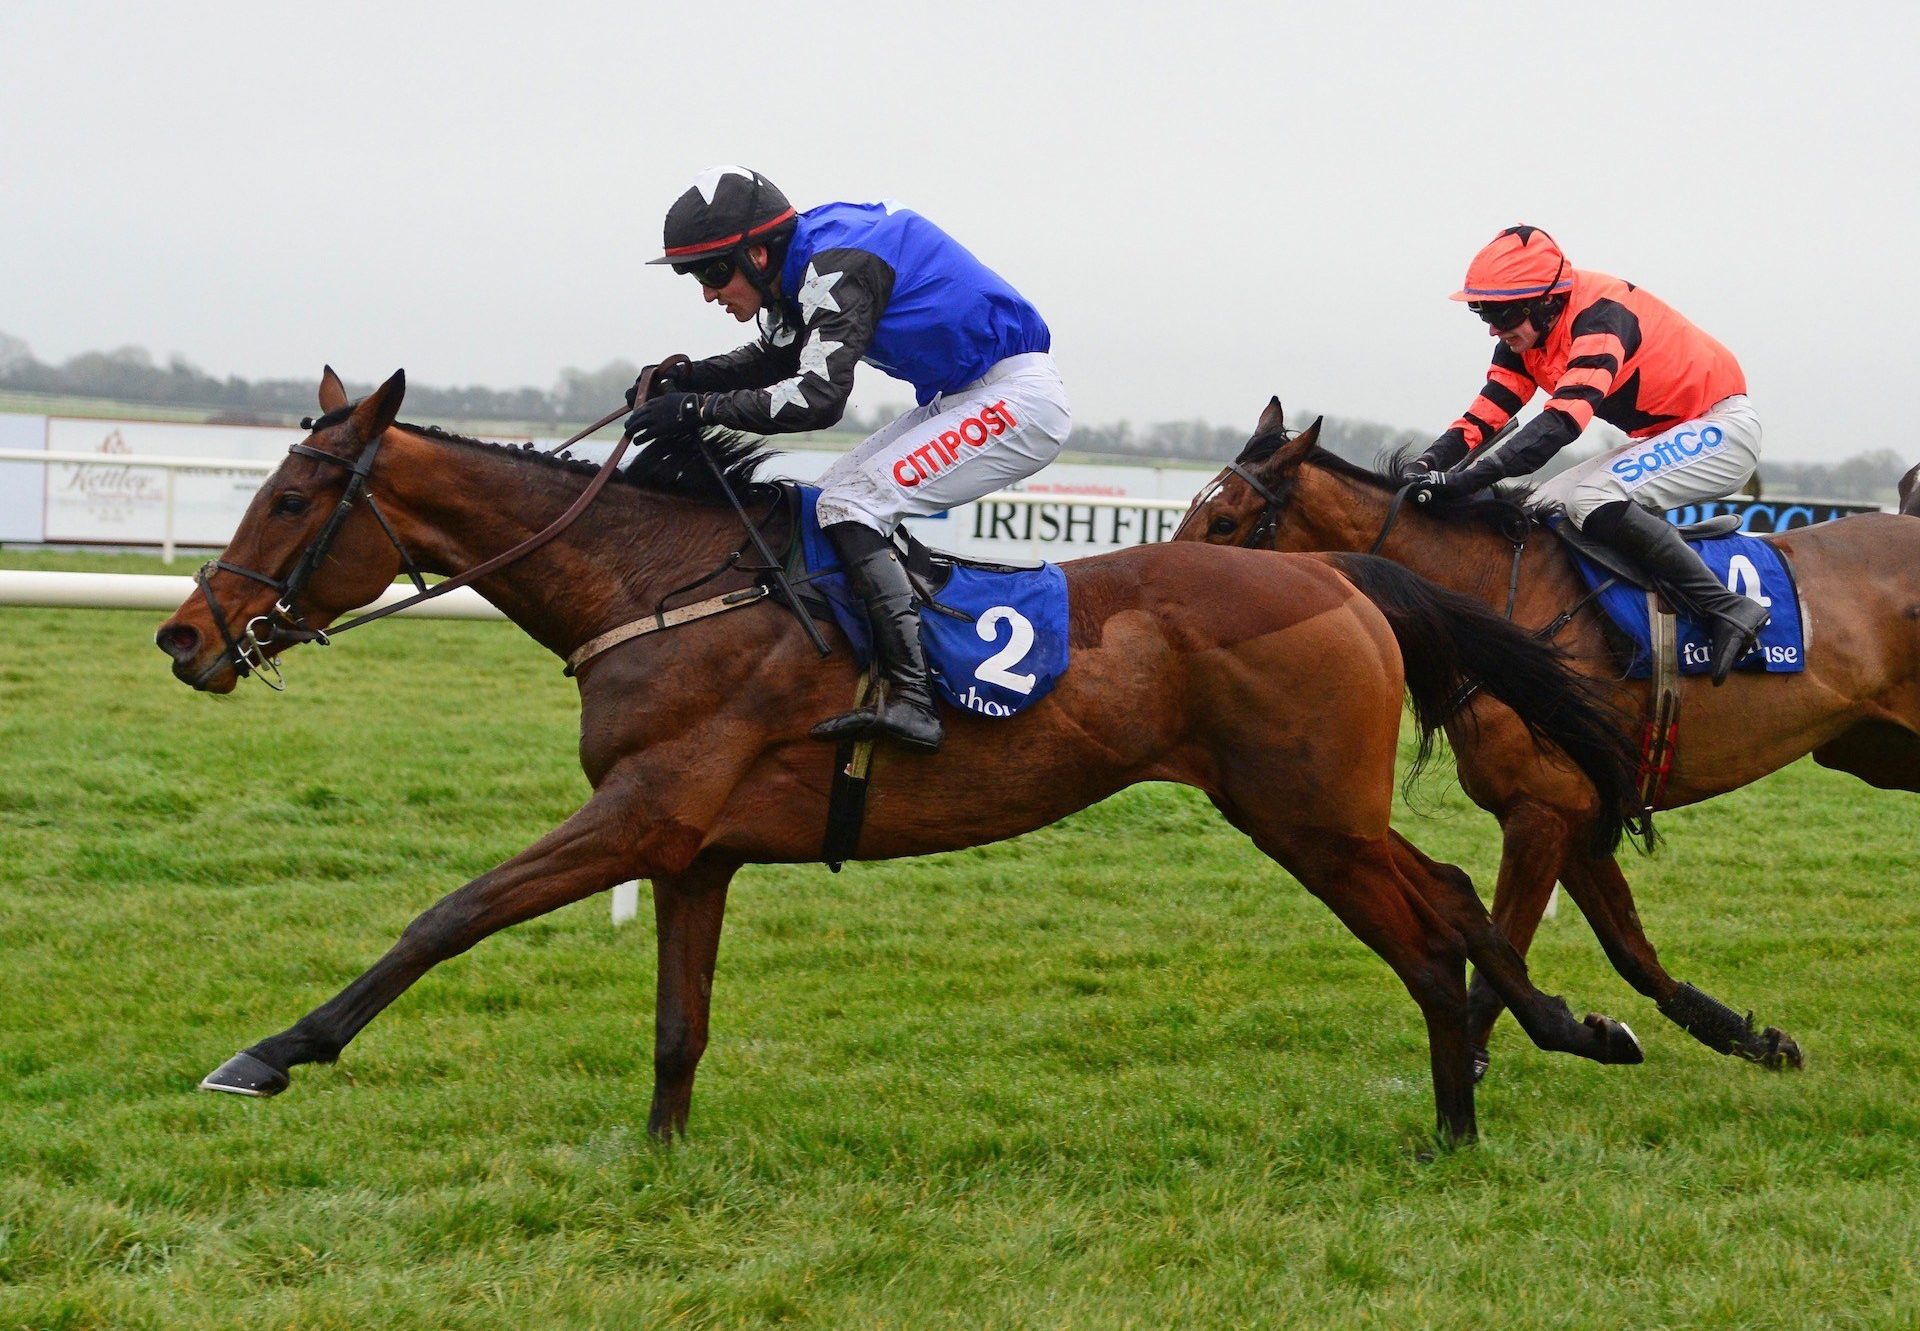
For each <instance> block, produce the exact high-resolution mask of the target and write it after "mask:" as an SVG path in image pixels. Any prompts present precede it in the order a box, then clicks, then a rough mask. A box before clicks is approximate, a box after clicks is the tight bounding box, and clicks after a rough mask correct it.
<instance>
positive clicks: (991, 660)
mask: <svg viewBox="0 0 1920 1331" xmlns="http://www.w3.org/2000/svg"><path fill="white" fill-rule="evenodd" d="M795 488H796V489H797V490H798V492H799V508H800V534H801V541H800V549H801V552H802V554H803V556H804V558H805V561H806V567H805V570H804V572H805V575H806V584H805V585H806V586H808V587H809V588H811V589H812V590H813V591H814V592H816V593H818V594H819V595H820V596H821V597H822V598H823V599H824V600H825V601H826V602H827V605H828V606H829V607H830V608H831V609H832V611H833V619H834V622H835V623H836V624H838V625H839V626H840V630H841V632H843V633H845V634H846V635H847V640H848V641H849V642H850V643H852V644H853V655H854V659H855V660H856V661H858V662H859V663H860V665H861V666H862V667H864V666H866V664H867V663H868V661H869V660H870V659H871V656H872V645H871V644H870V643H869V641H868V634H867V614H866V610H865V608H864V607H863V606H862V605H861V603H860V599H859V598H858V597H857V596H855V595H854V594H853V592H852V590H851V589H850V588H849V587H848V586H847V580H846V577H845V576H844V575H843V574H841V573H840V572H839V571H838V570H839V568H840V558H839V556H838V555H837V554H835V553H834V549H833V543H832V542H830V541H829V540H828V539H827V538H826V535H825V533H823V532H822V531H821V530H820V520H819V518H818V517H816V516H815V514H814V503H815V501H816V500H817V499H819V497H820V491H819V490H818V489H817V488H816V487H814V486H811V485H801V486H796V487H795ZM909 544H910V546H911V547H912V549H911V553H910V556H909V558H908V571H909V573H910V574H911V575H912V576H913V581H914V583H915V588H916V590H917V591H919V592H920V594H921V597H922V600H923V603H922V605H921V606H920V641H921V644H922V645H923V646H924V647H925V649H926V653H927V665H928V668H929V669H930V670H931V671H932V673H933V680H934V684H935V686H936V687H937V688H938V689H939V690H940V696H941V697H943V698H945V699H946V700H947V701H948V702H949V703H951V704H953V706H955V707H958V708H960V709H961V710H963V711H968V712H973V713H976V714H978V715H981V716H1012V715H1013V714H1014V713H1016V712H1020V711H1024V710H1025V709H1026V708H1028V707H1031V706H1032V705H1033V704H1034V703H1036V702H1038V701H1040V699H1042V698H1044V697H1046V696H1047V694H1049V693H1051V692H1052V691H1053V686H1054V684H1055V682H1056V681H1058V680H1059V678H1060V676H1061V675H1063V674H1065V673H1066V671H1067V575H1066V574H1064V573H1062V572H1061V571H1060V570H1059V569H1058V568H1056V567H1055V566H1054V565H1052V564H1041V565H1040V566H1039V567H1037V568H1012V567H1008V566H1006V565H1003V564H981V563H973V562H968V561H964V560H961V559H960V558H959V557H957V556H954V555H947V554H937V553H934V552H932V551H929V550H927V548H926V547H925V546H922V545H920V544H919V543H918V542H917V541H912V540H911V538H909ZM928 596H931V598H932V600H931V603H930V604H929V603H926V598H927V597H928Z"/></svg>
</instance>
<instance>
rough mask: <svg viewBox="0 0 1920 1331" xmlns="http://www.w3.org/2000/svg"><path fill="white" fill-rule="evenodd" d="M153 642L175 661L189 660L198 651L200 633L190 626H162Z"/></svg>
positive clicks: (154, 636)
mask: <svg viewBox="0 0 1920 1331" xmlns="http://www.w3.org/2000/svg"><path fill="white" fill-rule="evenodd" d="M153 640H154V642H155V643H156V644H157V645H158V646H159V648H160V650H161V651H163V652H165V653H166V654H167V655H168V656H171V657H172V658H173V659H174V660H176V661H185V660H189V659H190V658H191V657H192V656H193V654H194V653H195V652H197V651H199V650H200V631H199V630H198V629H196V628H194V627H193V626H192V625H191V624H163V625H161V627H160V631H159V632H158V633H156V634H154V635H153Z"/></svg>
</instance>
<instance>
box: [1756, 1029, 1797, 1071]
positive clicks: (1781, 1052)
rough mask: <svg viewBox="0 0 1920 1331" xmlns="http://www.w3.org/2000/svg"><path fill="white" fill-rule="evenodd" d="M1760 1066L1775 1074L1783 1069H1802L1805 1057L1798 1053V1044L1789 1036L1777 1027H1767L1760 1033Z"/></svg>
mask: <svg viewBox="0 0 1920 1331" xmlns="http://www.w3.org/2000/svg"><path fill="white" fill-rule="evenodd" d="M1760 1044H1761V1049H1762V1053H1761V1055H1760V1066H1761V1067H1763V1068H1772V1069H1773V1070H1774V1071H1775V1072H1778V1071H1780V1070H1781V1069H1783V1068H1795V1069H1799V1068H1803V1067H1805V1066H1806V1065H1807V1060H1806V1057H1805V1055H1803V1054H1802V1053H1801V1052H1800V1044H1799V1042H1798V1041H1796V1040H1795V1039H1794V1038H1793V1037H1792V1036H1791V1035H1788V1034H1787V1033H1786V1032H1785V1031H1783V1030H1781V1029H1780V1028H1779V1027H1778V1026H1769V1027H1767V1029H1766V1030H1764V1031H1762V1032H1760Z"/></svg>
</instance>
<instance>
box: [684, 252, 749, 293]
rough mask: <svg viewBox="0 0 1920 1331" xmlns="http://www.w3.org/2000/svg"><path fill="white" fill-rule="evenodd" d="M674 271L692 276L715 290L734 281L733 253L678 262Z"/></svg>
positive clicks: (702, 284)
mask: <svg viewBox="0 0 1920 1331" xmlns="http://www.w3.org/2000/svg"><path fill="white" fill-rule="evenodd" d="M673 271H674V272H676V273H681V274H684V275H686V276H689V277H692V278H693V280H694V281H696V282H698V283H699V284H700V285H701V286H703V287H711V288H713V289H714V290H716V291H717V290H718V289H719V288H721V287H723V286H725V285H726V284H727V283H729V282H731V281H733V272H734V262H733V256H732V255H731V254H718V255H715V256H714V257H713V258H711V259H698V260H695V261H694V262H692V263H676V264H675V265H674V266H673Z"/></svg>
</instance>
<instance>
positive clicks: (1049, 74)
mask: <svg viewBox="0 0 1920 1331" xmlns="http://www.w3.org/2000/svg"><path fill="white" fill-rule="evenodd" d="M1917 14H1920V10H1916V7H1915V6H1912V5H1910V4H1884V5H1860V6H1831V5H1829V6H1806V5H1799V4H1795V5H1776V4H1720V3H1711V4H1696V5H1688V6H1677V5H1641V4H1632V3H1629V4H1612V5H1607V6H1602V7H1598V8H1596V7H1593V6H1580V7H1568V6H1560V5H1552V4H1540V5H1536V6H1533V7H1531V8H1526V7H1522V6H1517V5H1514V4H1512V3H1497V4H1471V5H1454V6H1431V7H1429V6H1413V5H1383V4H1368V3H1342V4H1337V5H1287V4H1257V5H1251V4H1250V5H1232V6H1216V7H1211V8H1193V7H1181V8H1176V7H1172V6H1166V5H1161V4H1156V5H1132V4H1119V5H1092V4H1086V5H1080V4H1051V3H1045V0H1030V2H1028V3H1021V4H1005V5H981V6H973V7H961V6H938V7H932V6H929V7H924V8H923V7H917V6H911V5H909V6H900V5H897V4H890V5H882V4H871V5H834V4H820V3H816V4H807V5H793V4H766V5H758V4H754V5H724V4H709V3H697V4H686V5H677V6H671V7H669V6H661V5H657V4H634V3H620V4H567V3H564V2H554V3H547V4H542V5H537V6H534V5H508V4H463V5H458V6H452V5H447V6H426V5H406V4H382V5H325V6H301V7H298V8H295V7H292V6H281V5H269V4H259V3H253V4H246V5H238V4H194V5H177V6H171V5H155V6H137V7H136V6H125V5H118V4H97V3H63V4H58V5H54V4H37V3H20V2H19V0H0V104H3V105H4V111H3V112H0V181H4V207H0V330H4V331H7V332H11V333H13V334H15V335H17V336H20V337H23V338H25V339H26V340H27V341H28V342H29V343H30V344H31V345H32V347H33V348H34V351H35V352H36V353H37V354H38V355H39V356H40V357H41V358H42V359H49V360H59V359H64V358H65V357H67V356H69V355H72V354H73V353H75V352H77V351H82V350H88V349H93V348H104V347H108V346H114V345H119V344H124V343H137V344H141V345H144V346H146V347H148V348H149V349H150V350H152V351H154V352H155V353H156V354H157V355H160V356H165V355H167V354H170V353H174V352H178V353H180V354H182V355H185V356H186V357H187V358H188V359H190V360H192V361H194V362H195V363H197V364H199V365H201V366H202V367H204V368H205V369H207V370H209V371H212V372H213V373H216V374H227V373H233V374H240V375H244V376H247V377H265V376H273V377H282V376H306V375H314V376H316V377H317V374H318V370H319V367H320V364H321V362H322V361H329V360H330V361H332V362H333V364H334V365H336V366H337V367H338V368H339V369H340V370H341V371H342V372H344V373H346V374H348V375H349V376H350V377H353V378H358V379H368V378H374V377H378V376H383V375H385V374H387V373H389V372H390V371H391V370H392V369H393V368H394V367H396V366H405V367H406V369H407V371H408V373H409V375H411V376H413V377H415V378H416V379H417V380H419V381H422V382H429V383H443V384H454V383H486V384H491V385H494V386H498V387H507V386H513V385H519V384H527V383H531V384H540V385H545V384H549V383H551V382H552V380H553V378H554V376H555V373H556V371H557V370H559V369H560V368H561V367H562V366H567V365H578V366H587V367H590V366H597V365H600V364H602V363H604V362H605V361H607V360H610V359H612V358H614V357H616V356H625V357H627V358H630V359H634V360H643V359H652V358H654V357H655V356H656V355H658V354H659V353H663V352H666V351H673V350H685V351H689V352H692V353H693V354H696V355H699V354H706V353H710V352H714V351H720V350H724V349H726V348H728V347H731V346H733V345H736V344H737V342H739V341H740V340H742V339H741V338H740V336H739V332H740V330H739V329H738V328H737V326H736V325H734V324H733V323H732V322H731V321H730V320H728V319H726V317H725V316H724V315H722V314H721V313H720V312H719V311H718V310H716V309H711V308H708V307H705V306H703V305H702V304H701V303H700V300H699V296H698V291H697V289H696V288H695V287H694V286H693V284H692V283H691V282H690V281H687V280H686V279H678V278H674V277H672V276H671V275H670V274H668V273H667V272H665V271H664V270H662V269H659V268H643V267H641V261H642V260H644V259H647V258H650V257H652V256H653V255H655V254H656V253H658V247H659V243H660V219H661V215H662V214H663V212H664V211H665V209H666V206H667V205H668V203H670V202H671V201H672V199H673V197H674V196H675V195H676V194H677V193H678V192H679V191H680V190H681V189H682V188H684V187H685V185H686V183H687V181H688V180H689V179H690V178H691V177H692V176H693V174H694V173H695V172H696V171H698V170H699V169H700V168H702V167H704V166H707V165H710V164H712V163H715V162H723V161H738V162H743V163H746V164H748V165H751V166H755V167H757V168H759V169H760V170H762V171H764V172H766V173H767V174H768V175H769V176H770V177H771V178H772V179H774V180H775V181H776V182H778V183H779V184H780V185H781V186H782V187H783V188H784V189H785V190H786V191H787V193H788V194H789V195H790V196H791V197H792V198H793V199H794V201H795V202H796V203H797V204H799V205H800V206H801V207H803V208H804V207H806V206H808V205H810V204H813V203H818V202H822V201H825V200H828V199H838V198H851V199H872V198H894V199H898V200H900V201H902V202H903V203H906V204H907V205H909V206H911V207H913V208H915V209H917V210H918V211H920V212H923V213H925V214H926V215H928V216H929V217H931V218H933V219H934V220H935V221H937V222H939V223H940V224H941V225H942V226H944V227H945V228H946V229H947V230H949V231H951V232H953V233H954V234H955V235H957V236H958V237H959V238H960V239H961V240H962V241H963V242H964V243H965V244H966V245H968V246H969V248H971V249H973V250H974V251H975V252H976V253H977V254H979V255H980V256H981V257H982V258H983V259H985V260H986V261H987V262H988V263H989V264H990V265H991V266H993V267H995V268H996V269H998V270H999V271H1001V272H1002V273H1003V274H1004V275H1005V276H1007V277H1008V278H1009V279H1011V280H1012V281H1013V282H1014V284H1015V285H1016V286H1018V287H1020V288H1021V289H1022V290H1023V291H1025V292H1026V293H1027V294H1028V295H1029V296H1030V297H1031V298H1032V299H1033V300H1034V301H1035V302H1036V303H1037V304H1038V305H1039V306H1040V308H1041V310H1042V312H1043V313H1044V314H1045V315H1046V317H1047V319H1048V322H1049V323H1050V324H1051V325H1052V326H1053V330H1054V349H1055V354H1056V356H1057V357H1058V359H1059V361H1060V363H1061V366H1062V369H1063V371H1064V373H1065V374H1066V377H1067V384H1068V388H1069V390H1070V392H1071V394H1072V396H1073V398H1074V404H1075V408H1076V411H1077V414H1078V415H1079V417H1080V418H1081V419H1083V420H1087V421H1110V420H1114V419H1119V418H1130V419H1133V420H1135V421H1139V422H1145V421H1151V420H1165V419H1175V418H1192V417H1196V416H1198V417H1204V418H1207V419H1209V420H1213V421H1216V422H1219V423H1222V424H1230V425H1240V424H1246V425H1251V423H1252V421H1253V419H1254V417H1255V416H1256V415H1257V414H1258V410H1259V408H1260V406H1261V404H1262V403H1263V402H1264V401H1265V399H1266V396H1267V395H1268V394H1269V393H1273V392H1277V393H1279V394H1280V395H1281V396H1282V398H1283V399H1285V400H1286V401H1288V402H1290V403H1294V404H1296V405H1297V407H1300V408H1313V409H1317V410H1321V411H1326V412H1332V413H1338V414H1341V415H1347V416H1356V417H1364V418H1370V419H1374V420H1382V421H1387V422H1391V423H1394V424H1398V425H1404V426H1408V427H1411V428H1417V429H1421V430H1433V431H1438V430H1439V429H1441V428H1442V427H1444V426H1445V425H1446V424H1447V423H1448V421H1450V420H1451V419H1452V418H1453V416H1455V415H1456V414H1457V413H1458V412H1459V411H1460V409H1461V408H1463V407H1464V406H1465V405H1466V403H1467V402H1468V400H1469V399H1470V398H1471V397H1472V395H1473V393H1474V390H1475V389H1476V388H1477V387H1478V384H1479V374H1480V371H1481V369H1482V368H1483V365H1484V362H1485V360H1486V357H1487V354H1488V352H1489V350H1490V343H1489V342H1488V340H1487V338H1486V336H1485V334H1484V333H1483V332H1482V330H1481V329H1480V327H1479V325H1478V324H1477V322H1476V321H1475V320H1474V319H1473V318H1472V316H1471V315H1469V314H1467V313H1466V312H1465V311H1464V310H1463V309H1462V308H1461V307H1460V306H1458V305H1454V304H1452V303H1450V302H1449V301H1447V299H1446V296H1447V293H1448V292H1450V291H1452V290H1453V289H1454V288H1455V287H1456V286H1457V285H1458V282H1459V279H1460V277H1461V275H1462V274H1463V272H1464V271H1465V268H1466V263H1467V260H1468V258H1469V257H1470V256H1471V255H1472V253H1473V251H1474V250H1475V249H1477V248H1478V247H1479V246H1480V245H1481V244H1482V243H1484V242H1485V241H1486V240H1488V239H1489V238H1491V237H1492V235H1493V234H1494V233H1495V231H1497V230H1498V229H1499V228H1500V227H1501V226H1504V225H1506V224H1508V223H1511V222H1515V221H1528V222H1532V223H1535V224H1537V225H1541V226H1544V227H1546V228H1547V229H1548V230H1550V231H1552V232H1553V233H1554V234H1555V235H1556V236H1557V237H1558V238H1559V240H1560V241H1561V242H1562V244H1563V245H1564V246H1565V247H1566V249H1567V250H1568V252H1569V254H1570V256H1571V257H1572V259H1573V261H1574V262H1575V263H1576V264H1578V265H1580V266H1583V267H1591V268H1598V269H1601V270H1604V271H1608V272H1612V273H1616V274H1618V275H1620V276H1622V277H1626V278H1629V279H1631V280H1633V281H1635V282H1638V283H1640V284H1641V285H1643V286H1646V287H1648V288H1650V289H1651V290H1653V291H1654V292H1656V293H1657V294H1659V295H1661V296H1663V297H1664V298H1666V299H1668V300H1670V301H1671V302H1672V303H1674V304H1675V305H1677V306H1678V307H1679V308H1680V309H1681V310H1682V311H1684V312H1685V313H1687V314H1688V315H1689V316H1690V317H1691V318H1693V319H1694V320H1695V321H1696V322H1698V323H1700V324H1701V325H1702V326H1704V327H1705V328H1706V329H1708V331H1710V332H1712V333H1714V334H1715V335H1716V336H1718V337H1719V338H1720V339H1721V340H1722V341H1724V342H1726V343H1727V344H1728V345H1729V346H1731V347H1732V348H1733V350H1734V351H1735V353H1736V354H1737V355H1738V356H1739V357H1740V358H1741V360H1742V362H1743V363H1744V364H1745V366H1746V369H1747V373H1748V377H1749V380H1750V383H1751V386H1752V391H1753V395H1754V397H1755V399H1756V401H1757V403H1758V405H1759V406H1760V409H1761V411H1762V413H1763V417H1764V419H1765V421H1766V423H1767V430H1768V448H1769V450H1770V451H1772V452H1773V453H1774V455H1775V456H1780V457H1794V458H1823V459H1828V460H1833V459H1838V458H1840V457H1844V456H1848V455H1850V454H1853V453H1856V452H1860V451H1863V450H1865V449H1868V448H1873V447H1882V446H1891V447H1894V448H1896V449H1899V450H1901V451H1902V452H1905V453H1912V454H1916V455H1920V445H1915V444H1912V443H1910V442H1909V440H1910V438H1911V435H1912V431H1911V429H1910V428H1909V427H1908V426H1907V424H1906V423H1905V419H1904V418H1905V417H1906V416H1907V415H1908V414H1910V413H1909V411H1908V410H1907V404H1908V399H1909V397H1910V394H1909V393H1908V392H1907V391H1906V390H1907V388H1908V385H1909V382H1910V370H1909V365H1910V363H1911V361H1912V359H1913V357H1914V351H1913V348H1912V346H1911V345H1910V343H1909V338H1910V337H1911V336H1912V332H1911V324H1912V314H1911V301H1912V300H1913V297H1914V294H1915V292H1916V290H1920V282H1917V281H1916V278H1920V261H1917V260H1916V258H1915V253H1916V243H1915V239H1914V230H1915V222H1916V220H1920V170H1916V167H1917V166H1920V160H1917V159H1920V151H1916V148H1915V146H1914V137H1915V135H1916V132H1920V92H1916V87H1917V86H1920V83H1917V81H1916V78H1915V74H1914V70H1915V67H1916V61H1917V60H1920V17H1917V16H1916V15H1917ZM909 398H910V392H909V390H907V389H906V388H905V387H904V386H903V385H897V384H894V383H892V382H891V381H889V380H887V379H886V378H885V377H884V376H882V375H880V374H879V373H878V372H877V371H875V370H872V369H871V368H862V369H861V371H860V372H859V386H858V388H857V389H856V393H855V403H856V404H857V405H866V406H870V405H875V404H878V403H881V402H888V401H905V400H908V399H909Z"/></svg>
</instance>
